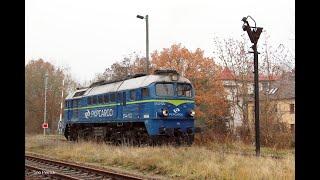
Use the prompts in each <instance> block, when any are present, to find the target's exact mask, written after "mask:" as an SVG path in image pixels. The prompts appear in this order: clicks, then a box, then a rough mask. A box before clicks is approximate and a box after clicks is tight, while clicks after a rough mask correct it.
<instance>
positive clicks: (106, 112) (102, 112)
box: [84, 109, 113, 119]
mask: <svg viewBox="0 0 320 180" xmlns="http://www.w3.org/2000/svg"><path fill="white" fill-rule="evenodd" d="M111 116H113V110H112V109H97V110H91V111H90V110H87V112H85V113H84V117H85V118H87V119H88V118H91V117H111Z"/></svg>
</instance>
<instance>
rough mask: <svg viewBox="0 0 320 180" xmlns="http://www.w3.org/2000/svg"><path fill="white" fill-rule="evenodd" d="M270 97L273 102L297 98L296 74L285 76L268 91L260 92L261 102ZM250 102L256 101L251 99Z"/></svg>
mask: <svg viewBox="0 0 320 180" xmlns="http://www.w3.org/2000/svg"><path fill="white" fill-rule="evenodd" d="M267 96H268V97H269V99H271V100H280V99H294V98H295V76H294V73H287V74H284V75H283V76H282V77H281V79H279V80H276V81H274V82H273V83H272V84H271V87H270V89H269V90H268V91H264V92H260V97H259V98H260V100H265V99H266V98H267ZM249 101H254V97H250V98H249Z"/></svg>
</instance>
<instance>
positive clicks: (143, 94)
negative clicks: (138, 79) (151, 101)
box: [141, 88, 149, 98]
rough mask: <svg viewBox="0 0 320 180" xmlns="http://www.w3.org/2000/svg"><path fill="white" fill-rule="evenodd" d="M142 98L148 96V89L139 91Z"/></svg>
mask: <svg viewBox="0 0 320 180" xmlns="http://www.w3.org/2000/svg"><path fill="white" fill-rule="evenodd" d="M141 94H142V98H145V97H148V96H149V89H148V88H142V89H141Z"/></svg>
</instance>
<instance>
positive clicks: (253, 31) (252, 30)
mask: <svg viewBox="0 0 320 180" xmlns="http://www.w3.org/2000/svg"><path fill="white" fill-rule="evenodd" d="M248 17H249V18H251V19H252V20H253V21H254V23H255V26H254V27H250V25H249V23H248V21H247V18H248ZM242 21H243V22H244V24H243V26H242V29H243V31H247V33H248V36H249V38H250V41H251V43H253V46H252V49H253V52H250V53H254V59H253V62H254V117H255V137H256V156H260V122H259V112H260V111H259V72H258V54H259V53H258V50H257V43H258V40H259V37H260V34H261V32H262V29H263V28H261V27H256V21H255V20H254V19H253V18H252V17H251V16H247V17H244V18H242Z"/></svg>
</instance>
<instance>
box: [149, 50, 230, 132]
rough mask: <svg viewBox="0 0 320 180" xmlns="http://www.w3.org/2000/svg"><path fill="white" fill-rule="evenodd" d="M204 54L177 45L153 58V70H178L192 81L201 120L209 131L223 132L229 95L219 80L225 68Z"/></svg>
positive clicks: (154, 53) (155, 52)
mask: <svg viewBox="0 0 320 180" xmlns="http://www.w3.org/2000/svg"><path fill="white" fill-rule="evenodd" d="M203 53H204V52H203V51H202V50H201V49H199V48H197V49H196V50H195V51H194V52H192V51H189V50H188V49H187V48H185V47H181V44H174V45H172V46H171V47H170V48H164V49H163V50H162V51H161V52H158V51H154V52H153V53H152V54H151V57H152V60H151V65H152V67H151V68H152V69H175V70H176V71H178V72H179V73H180V74H181V75H182V76H184V77H186V78H188V79H189V80H190V81H191V83H192V84H193V86H194V88H195V101H196V102H195V103H196V114H197V115H196V116H197V119H198V120H200V121H204V122H205V123H206V125H207V126H208V127H209V128H218V129H221V125H223V126H224V125H225V121H224V120H225V118H224V117H227V115H228V104H227V101H226V94H225V92H224V88H223V85H222V83H221V81H219V80H218V76H219V74H220V71H221V68H220V67H219V66H218V65H217V64H215V62H214V60H213V59H212V58H209V57H204V55H203Z"/></svg>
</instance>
